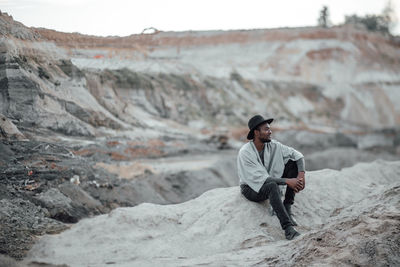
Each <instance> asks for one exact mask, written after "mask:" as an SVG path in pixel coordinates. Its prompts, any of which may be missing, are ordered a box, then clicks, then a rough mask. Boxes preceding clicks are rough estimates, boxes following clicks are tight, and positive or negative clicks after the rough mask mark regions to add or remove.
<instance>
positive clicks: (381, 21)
mask: <svg viewBox="0 0 400 267" xmlns="http://www.w3.org/2000/svg"><path fill="white" fill-rule="evenodd" d="M344 23H345V24H353V25H362V26H363V27H365V28H366V29H367V30H369V31H375V32H382V33H388V34H390V30H392V29H393V28H394V27H395V26H396V24H397V18H396V14H395V12H394V7H393V4H392V1H391V0H388V2H387V4H386V6H385V8H384V9H383V10H382V14H378V15H365V16H363V17H362V16H357V15H356V14H353V15H350V16H345V22H344Z"/></svg>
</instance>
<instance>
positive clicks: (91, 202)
mask: <svg viewBox="0 0 400 267" xmlns="http://www.w3.org/2000/svg"><path fill="white" fill-rule="evenodd" d="M58 189H59V190H60V191H61V192H62V193H63V194H64V195H65V196H67V197H68V198H69V199H71V200H72V203H71V205H72V206H73V207H75V208H76V207H80V208H84V209H85V210H86V212H85V213H86V214H87V215H88V214H99V213H100V212H99V211H100V210H102V209H103V208H102V204H101V202H100V201H98V200H97V199H94V198H93V197H92V196H91V195H90V194H89V193H87V192H86V191H84V190H83V189H82V188H81V187H79V186H78V185H75V184H68V183H64V184H61V185H59V186H58Z"/></svg>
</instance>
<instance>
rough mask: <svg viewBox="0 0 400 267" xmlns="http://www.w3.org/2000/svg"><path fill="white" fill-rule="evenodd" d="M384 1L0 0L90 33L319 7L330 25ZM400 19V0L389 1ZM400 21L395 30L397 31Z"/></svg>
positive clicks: (34, 17)
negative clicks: (329, 21)
mask: <svg viewBox="0 0 400 267" xmlns="http://www.w3.org/2000/svg"><path fill="white" fill-rule="evenodd" d="M386 3H387V0H130V1H129V0H0V10H1V11H2V12H7V13H8V14H9V15H12V16H13V17H14V19H15V20H17V21H19V22H22V23H23V24H25V25H26V26H34V27H44V28H48V29H54V30H57V31H63V32H80V33H84V34H91V35H101V36H107V35H119V36H126V35H130V34H134V33H141V32H142V30H143V29H145V28H148V27H155V28H157V29H158V30H162V31H184V30H217V29H223V30H228V29H254V28H276V27H297V26H315V25H316V24H317V19H318V16H319V12H320V10H321V8H322V6H324V5H326V6H327V7H328V8H329V13H330V20H331V21H332V22H333V24H339V23H342V22H343V21H344V16H345V15H350V14H357V15H366V14H379V13H380V12H381V11H382V9H383V8H384V6H385V4H386ZM392 3H393V5H394V7H395V11H396V15H397V17H398V18H399V14H400V0H392ZM399 24H400V23H398V24H397V27H396V28H395V29H394V31H393V32H394V33H395V34H397V35H399V34H400V25H399Z"/></svg>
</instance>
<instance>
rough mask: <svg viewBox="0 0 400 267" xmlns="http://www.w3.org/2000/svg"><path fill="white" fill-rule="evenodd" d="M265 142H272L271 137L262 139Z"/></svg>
mask: <svg viewBox="0 0 400 267" xmlns="http://www.w3.org/2000/svg"><path fill="white" fill-rule="evenodd" d="M261 141H262V142H263V143H269V142H271V138H268V139H267V138H265V139H262V140H261Z"/></svg>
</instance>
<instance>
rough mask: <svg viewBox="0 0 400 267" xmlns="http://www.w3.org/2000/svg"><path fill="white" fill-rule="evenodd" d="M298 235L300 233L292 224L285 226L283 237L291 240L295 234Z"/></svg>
mask: <svg viewBox="0 0 400 267" xmlns="http://www.w3.org/2000/svg"><path fill="white" fill-rule="evenodd" d="M299 235H300V233H299V232H297V231H296V229H294V227H293V226H288V227H286V228H285V237H286V239H287V240H292V239H293V238H295V237H296V236H299Z"/></svg>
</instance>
